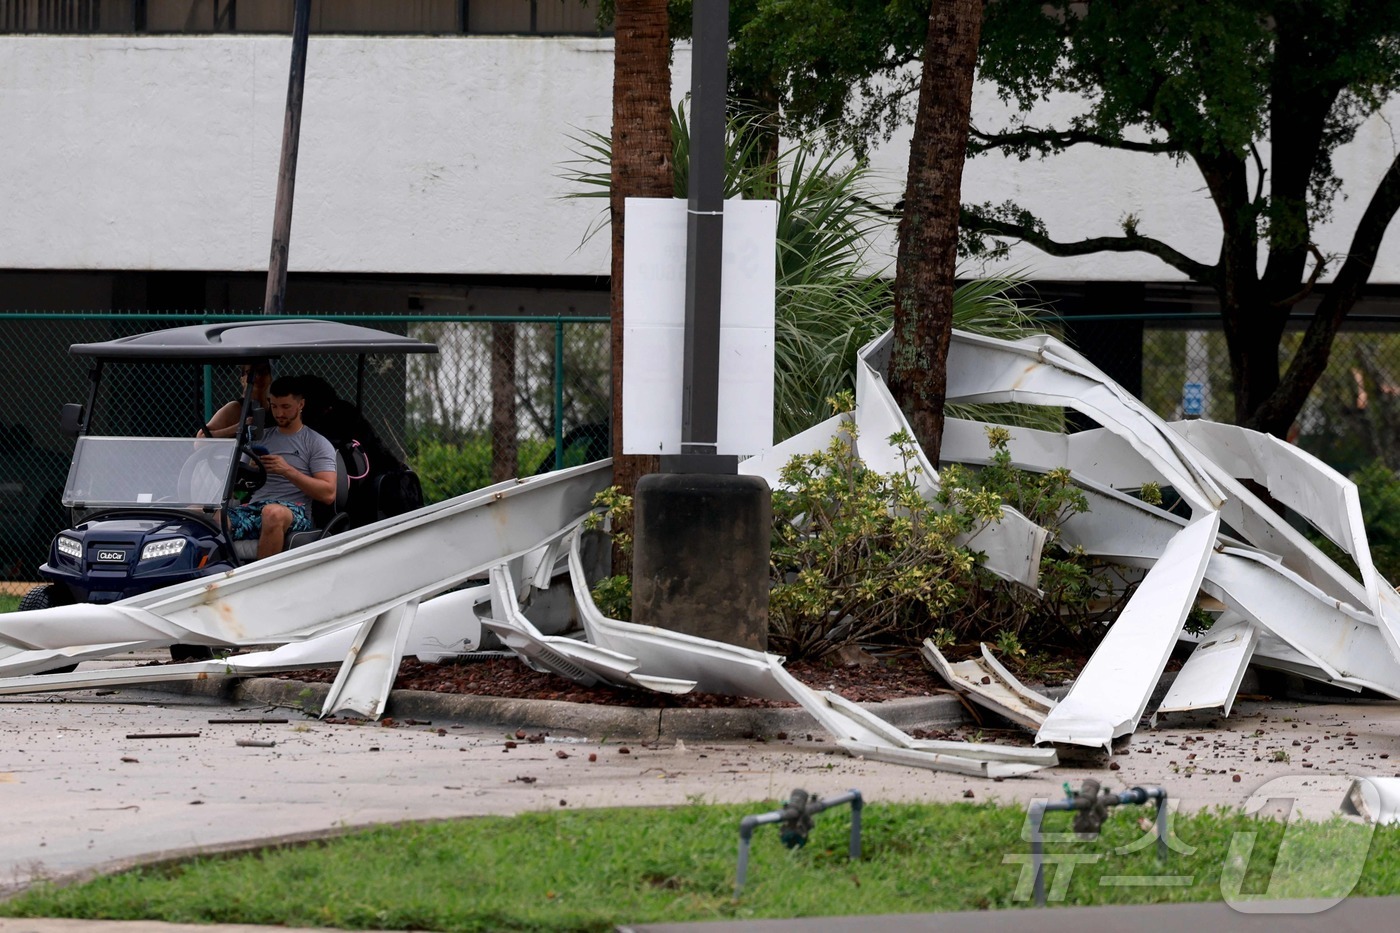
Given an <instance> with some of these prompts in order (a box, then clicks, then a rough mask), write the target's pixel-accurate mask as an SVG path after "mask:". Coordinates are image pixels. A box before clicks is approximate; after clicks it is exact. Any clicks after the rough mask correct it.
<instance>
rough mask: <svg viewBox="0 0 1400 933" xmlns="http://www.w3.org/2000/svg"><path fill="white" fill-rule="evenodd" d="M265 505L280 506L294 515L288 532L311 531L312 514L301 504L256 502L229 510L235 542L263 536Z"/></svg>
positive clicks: (229, 520)
mask: <svg viewBox="0 0 1400 933" xmlns="http://www.w3.org/2000/svg"><path fill="white" fill-rule="evenodd" d="M265 505H280V506H283V507H285V508H286V509H287V510H288V511H289V512H291V513H292V527H291V528H288V529H287V531H288V532H289V533H290V532H293V531H310V530H311V512H310V510H308V509H307V507H306V506H304V505H302V504H301V503H299V502H274V501H269V502H256V503H253V504H252V505H235V506H234V507H233V508H231V509H229V510H228V528H229V531H230V532H232V533H233V539H234V540H235V541H245V540H248V539H251V538H257V537H260V536H261V535H262V510H263V506H265Z"/></svg>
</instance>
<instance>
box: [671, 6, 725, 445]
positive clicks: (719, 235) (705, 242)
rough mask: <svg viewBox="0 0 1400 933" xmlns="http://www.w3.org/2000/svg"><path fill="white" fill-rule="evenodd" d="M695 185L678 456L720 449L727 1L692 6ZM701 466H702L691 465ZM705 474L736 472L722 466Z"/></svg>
mask: <svg viewBox="0 0 1400 933" xmlns="http://www.w3.org/2000/svg"><path fill="white" fill-rule="evenodd" d="M692 15H693V32H694V42H693V46H692V53H691V55H692V58H691V77H690V93H691V111H690V114H691V134H690V139H691V149H690V190H689V204H688V210H687V213H686V264H685V374H684V389H683V395H682V411H681V454H682V456H690V457H694V456H700V457H705V458H706V459H709V458H713V457H715V455H716V454H717V449H716V444H717V441H718V433H719V324H720V288H721V283H722V276H723V274H722V264H723V260H724V174H725V164H724V129H725V115H724V101H725V93H726V85H727V83H728V80H729V4H728V2H714V0H711V2H708V3H697V4H695V6H694V8H693V14H692ZM694 465H696V466H702V464H694ZM703 466H705V467H708V469H705V472H715V473H733V472H735V468H734V467H733V466H731V467H730V468H729V469H723V468H722V466H721V463H720V462H718V461H712V462H711V463H708V464H703Z"/></svg>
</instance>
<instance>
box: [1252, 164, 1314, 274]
mask: <svg viewBox="0 0 1400 933" xmlns="http://www.w3.org/2000/svg"><path fill="white" fill-rule="evenodd" d="M1249 151H1250V152H1251V153H1253V155H1254V167H1255V169H1256V170H1257V171H1258V172H1259V178H1258V180H1257V181H1256V183H1255V185H1254V206H1255V207H1258V206H1259V204H1260V202H1261V201H1262V200H1263V198H1264V176H1265V175H1267V174H1268V169H1266V168H1264V159H1263V157H1262V156H1260V155H1259V147H1258V146H1256V145H1254V143H1250V144H1249ZM1319 261H1321V260H1320V259H1319Z"/></svg>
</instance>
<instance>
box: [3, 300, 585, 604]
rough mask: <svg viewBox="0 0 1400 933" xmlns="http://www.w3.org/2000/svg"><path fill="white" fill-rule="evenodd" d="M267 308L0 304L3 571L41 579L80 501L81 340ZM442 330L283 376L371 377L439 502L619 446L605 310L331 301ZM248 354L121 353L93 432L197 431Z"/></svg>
mask: <svg viewBox="0 0 1400 933" xmlns="http://www.w3.org/2000/svg"><path fill="white" fill-rule="evenodd" d="M254 317H256V316H255V315H218V316H213V315H196V314H148V313H140V314H114V313H90V312H74V313H42V314H41V313H8V314H0V580H33V579H34V578H35V568H36V567H38V565H39V564H40V563H42V562H43V560H44V559H45V558H46V556H47V554H48V547H49V543H50V542H51V541H52V539H53V536H54V534H55V533H56V532H58V531H59V530H61V529H62V528H65V527H67V525H68V521H69V516H68V514H67V510H66V509H64V508H63V506H62V504H61V497H62V491H63V485H64V481H65V480H66V478H67V475H68V462H69V459H70V458H71V456H72V451H73V442H72V440H71V439H69V438H66V437H64V436H63V435H62V434H61V433H60V432H59V427H58V420H59V419H58V416H59V409H60V408H61V407H62V405H63V404H64V403H66V402H86V401H87V395H88V361H87V360H85V359H82V358H79V357H75V356H72V355H71V354H69V352H68V348H69V346H70V345H72V344H75V343H92V342H97V341H104V340H111V339H114V338H117V337H123V336H128V335H131V334H139V333H144V332H146V331H152V330H159V329H162V328H165V327H176V326H179V325H182V324H192V323H206V322H215V321H226V320H240V319H250V318H254ZM321 317H324V318H325V319H328V320H342V321H348V322H351V323H356V324H362V325H366V326H370V327H375V328H378V329H380V330H385V331H390V332H393V333H399V334H407V335H409V336H411V337H416V338H418V339H420V340H426V341H430V342H432V343H436V344H437V345H438V348H439V352H438V353H437V354H419V355H412V356H407V357H404V356H381V357H371V358H370V359H369V360H368V361H367V365H366V368H365V372H364V374H363V381H362V382H361V376H360V374H359V373H358V372H357V364H356V358H355V357H354V356H307V357H297V356H285V357H282V358H280V359H277V360H275V361H274V364H273V365H274V375H277V376H284V375H314V376H319V377H321V378H322V379H324V380H325V381H326V382H327V383H329V385H330V386H331V388H332V389H333V390H334V391H335V393H336V394H337V395H338V396H339V397H340V398H342V399H345V400H347V401H352V402H353V401H354V400H355V399H356V396H357V392H358V390H359V387H360V386H361V385H362V388H363V395H362V403H361V407H362V413H363V414H364V416H365V418H366V420H367V421H368V422H369V425H370V427H371V428H372V429H373V430H374V432H375V433H376V434H377V435H378V439H379V440H380V441H381V442H383V444H384V445H385V446H386V447H387V448H388V450H389V451H391V452H392V453H393V454H394V455H395V456H398V457H399V458H400V459H402V460H404V461H405V462H406V463H407V464H409V466H411V467H412V468H413V469H414V470H415V471H416V472H417V473H418V474H419V478H420V480H421V482H422V484H423V492H424V497H425V499H426V500H427V501H429V502H436V501H440V500H442V499H446V498H451V497H452V496H456V495H460V494H462V493H464V492H469V491H471V490H473V489H478V488H480V487H482V486H486V485H489V484H490V483H492V482H495V481H498V480H501V479H508V478H510V477H512V476H519V475H530V474H533V473H536V472H543V471H546V470H549V469H555V468H558V467H561V466H572V465H575V464H577V463H582V462H586V461H588V460H593V459H598V458H601V457H605V456H607V455H608V428H607V424H608V418H609V412H610V401H609V398H610V395H609V386H610V353H609V329H608V322H607V319H606V318H595V317H558V318H555V317H531V316H518V317H447V316H428V315H420V316H413V315H353V316H349V315H323V316H321ZM238 375H239V373H238V367H236V366H231V365H230V366H205V365H199V364H140V365H136V364H109V365H108V366H107V367H105V368H104V370H103V375H102V382H101V394H100V396H99V398H98V399H97V402H96V405H95V406H94V415H95V417H94V419H93V421H92V422H91V424H90V431H91V432H92V433H95V434H121V435H129V436H150V437H182V436H192V435H193V434H194V433H195V432H196V431H197V430H199V428H200V425H201V423H202V421H203V420H204V419H207V418H208V417H209V416H210V415H211V414H212V413H213V412H214V411H216V410H217V409H218V408H219V407H220V406H222V405H223V404H224V403H225V402H227V401H229V400H230V399H233V398H236V397H238V396H239V394H240V393H241V391H242V387H241V384H240V382H239V379H238Z"/></svg>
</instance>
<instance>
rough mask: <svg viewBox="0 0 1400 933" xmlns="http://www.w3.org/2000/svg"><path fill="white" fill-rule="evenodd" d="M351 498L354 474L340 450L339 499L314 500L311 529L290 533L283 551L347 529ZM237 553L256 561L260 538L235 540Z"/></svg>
mask: <svg viewBox="0 0 1400 933" xmlns="http://www.w3.org/2000/svg"><path fill="white" fill-rule="evenodd" d="M349 501H350V474H349V473H348V472H347V471H346V469H345V459H344V458H343V457H341V455H340V452H339V451H337V452H336V455H335V501H334V502H332V503H331V504H330V505H323V504H321V503H320V502H313V503H311V523H312V526H313V527H312V528H310V529H309V530H307V531H294V532H292V533H291V534H289V535H287V540H286V544H285V546H284V548H283V550H288V551H290V550H291V549H292V548H294V547H301V546H302V545H303V544H310V543H311V542H312V541H319V540H321V539H322V538H324V537H326V536H327V535H333V534H335V533H336V532H339V531H344V530H345V529H346V528H348V527H349V524H350V514H349V513H348V512H347V511H346V505H347V504H348V503H349ZM233 553H234V554H236V555H238V559H239V560H240V561H242V562H244V563H247V562H248V561H252V560H256V559H257V556H258V541H257V539H256V538H249V539H246V540H243V541H235V542H233Z"/></svg>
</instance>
